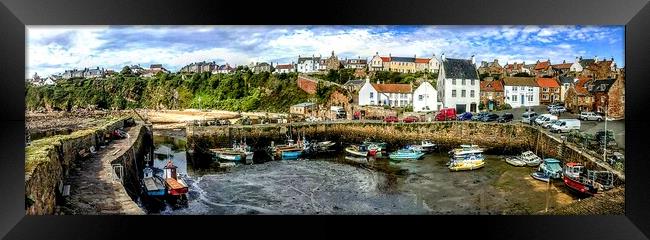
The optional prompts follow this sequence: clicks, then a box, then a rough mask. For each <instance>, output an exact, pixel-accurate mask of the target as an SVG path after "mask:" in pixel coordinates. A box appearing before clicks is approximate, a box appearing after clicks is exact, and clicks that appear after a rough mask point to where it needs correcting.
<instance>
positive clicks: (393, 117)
mask: <svg viewBox="0 0 650 240" xmlns="http://www.w3.org/2000/svg"><path fill="white" fill-rule="evenodd" d="M384 122H387V123H391V122H393V123H396V122H399V120H398V119H397V117H396V116H387V117H385V118H384Z"/></svg>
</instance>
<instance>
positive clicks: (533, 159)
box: [520, 151, 542, 167]
mask: <svg viewBox="0 0 650 240" xmlns="http://www.w3.org/2000/svg"><path fill="white" fill-rule="evenodd" d="M520 159H521V160H522V161H524V163H526V165H527V166H530V167H537V166H539V164H540V163H542V158H540V157H538V156H537V155H535V153H533V152H532V151H525V152H523V153H521V156H520Z"/></svg>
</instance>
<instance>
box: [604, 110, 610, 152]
mask: <svg viewBox="0 0 650 240" xmlns="http://www.w3.org/2000/svg"><path fill="white" fill-rule="evenodd" d="M607 112H609V99H608V101H607V104H605V138H604V140H605V141H604V144H603V161H604V162H607Z"/></svg>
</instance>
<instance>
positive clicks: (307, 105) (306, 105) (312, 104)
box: [292, 102, 316, 107]
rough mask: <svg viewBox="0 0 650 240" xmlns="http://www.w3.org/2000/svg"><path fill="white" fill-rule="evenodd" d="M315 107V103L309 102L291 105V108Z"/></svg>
mask: <svg viewBox="0 0 650 240" xmlns="http://www.w3.org/2000/svg"><path fill="white" fill-rule="evenodd" d="M314 105H316V104H315V103H311V102H304V103H298V104H296V105H293V106H292V107H310V106H314Z"/></svg>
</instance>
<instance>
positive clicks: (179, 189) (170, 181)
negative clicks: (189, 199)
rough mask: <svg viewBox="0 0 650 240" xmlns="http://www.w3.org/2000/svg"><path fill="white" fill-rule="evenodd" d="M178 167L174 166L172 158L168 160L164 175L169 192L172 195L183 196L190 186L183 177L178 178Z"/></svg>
mask: <svg viewBox="0 0 650 240" xmlns="http://www.w3.org/2000/svg"><path fill="white" fill-rule="evenodd" d="M176 168H178V167H176V166H174V163H173V162H172V160H169V161H167V165H165V169H164V176H163V177H164V178H165V186H166V187H167V193H168V194H169V195H172V196H181V195H183V194H186V193H187V192H188V191H189V188H188V187H187V184H186V183H185V182H184V181H183V180H182V179H179V178H178V176H177V174H176Z"/></svg>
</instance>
